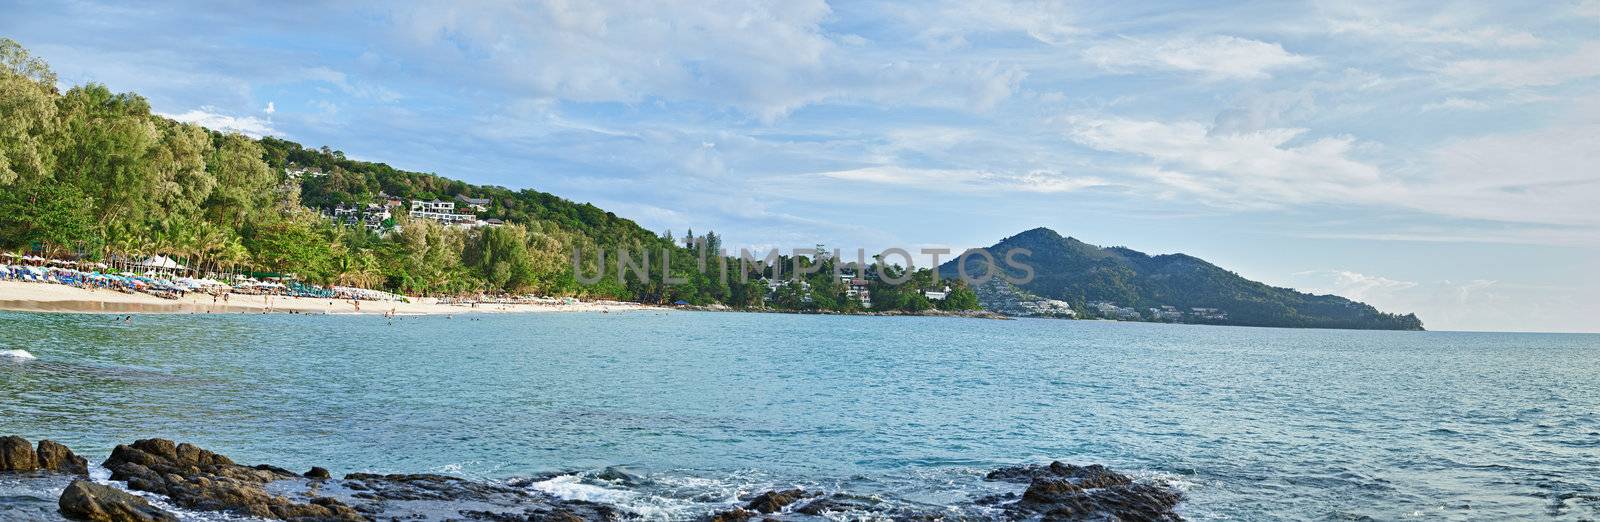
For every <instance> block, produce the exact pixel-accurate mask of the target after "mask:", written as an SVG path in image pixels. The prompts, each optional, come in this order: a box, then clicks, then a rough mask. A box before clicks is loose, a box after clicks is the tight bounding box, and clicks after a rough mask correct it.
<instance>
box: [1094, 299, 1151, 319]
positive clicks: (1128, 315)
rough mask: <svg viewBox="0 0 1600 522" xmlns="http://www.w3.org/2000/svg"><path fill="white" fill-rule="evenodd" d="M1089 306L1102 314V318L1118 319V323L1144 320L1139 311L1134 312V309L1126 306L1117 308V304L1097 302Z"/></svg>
mask: <svg viewBox="0 0 1600 522" xmlns="http://www.w3.org/2000/svg"><path fill="white" fill-rule="evenodd" d="M1089 306H1092V307H1094V309H1095V310H1096V311H1098V312H1100V317H1104V318H1106V319H1116V320H1118V321H1138V320H1140V319H1142V318H1143V316H1141V315H1139V311H1138V310H1134V309H1133V308H1131V307H1126V306H1117V305H1116V304H1115V303H1110V302H1106V301H1096V302H1093V303H1089Z"/></svg>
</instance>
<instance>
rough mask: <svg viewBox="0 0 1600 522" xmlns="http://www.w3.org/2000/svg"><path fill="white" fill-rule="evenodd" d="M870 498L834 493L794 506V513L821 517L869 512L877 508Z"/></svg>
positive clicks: (876, 503) (876, 504)
mask: <svg viewBox="0 0 1600 522" xmlns="http://www.w3.org/2000/svg"><path fill="white" fill-rule="evenodd" d="M878 504H879V503H878V502H877V501H876V500H874V499H872V498H870V497H862V496H856V495H845V494H839V493H835V494H832V495H828V496H825V497H820V498H817V499H816V500H812V501H810V502H806V503H804V504H801V505H798V506H795V508H794V512H795V513H800V514H802V515H811V516H823V515H827V514H829V513H847V512H852V511H855V512H870V511H874V510H876V509H877V507H878Z"/></svg>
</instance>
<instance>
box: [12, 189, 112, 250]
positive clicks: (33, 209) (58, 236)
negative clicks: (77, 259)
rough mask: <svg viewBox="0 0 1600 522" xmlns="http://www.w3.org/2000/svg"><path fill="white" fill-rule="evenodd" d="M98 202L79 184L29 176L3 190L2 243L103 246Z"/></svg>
mask: <svg viewBox="0 0 1600 522" xmlns="http://www.w3.org/2000/svg"><path fill="white" fill-rule="evenodd" d="M95 225H96V219H95V215H94V202H93V200H91V199H90V198H89V197H88V196H86V195H84V194H83V192H82V191H80V190H78V188H77V187H74V186H71V185H63V184H60V183H51V182H49V181H48V180H41V179H29V180H24V181H21V182H19V183H16V184H13V185H12V186H9V187H6V188H5V189H4V190H0V246H4V247H7V248H16V247H30V248H31V247H32V246H34V245H38V246H41V247H43V248H44V249H45V250H46V251H52V252H66V251H74V250H76V251H83V252H94V251H97V250H98V249H99V243H100V237H99V236H98V235H97V234H96V232H95V231H96V229H97V227H96V226H95Z"/></svg>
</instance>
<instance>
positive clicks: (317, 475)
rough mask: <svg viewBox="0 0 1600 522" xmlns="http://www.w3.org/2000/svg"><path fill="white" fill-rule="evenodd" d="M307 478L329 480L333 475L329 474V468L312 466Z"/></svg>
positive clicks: (306, 475)
mask: <svg viewBox="0 0 1600 522" xmlns="http://www.w3.org/2000/svg"><path fill="white" fill-rule="evenodd" d="M305 477H306V478H308V479H318V480H327V479H330V478H333V475H330V474H328V468H324V467H321V466H312V467H311V471H307V472H306V474H305Z"/></svg>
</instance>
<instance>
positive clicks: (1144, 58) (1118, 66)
mask: <svg viewBox="0 0 1600 522" xmlns="http://www.w3.org/2000/svg"><path fill="white" fill-rule="evenodd" d="M1084 58H1085V59H1087V60H1088V61H1089V62H1090V63H1093V64H1095V65H1097V66H1099V67H1100V68H1102V69H1106V70H1109V71H1114V72H1128V71H1137V70H1148V69H1166V70H1175V71H1183V72H1193V73H1199V74H1202V75H1204V76H1206V77H1209V78H1213V79H1260V78H1268V77H1271V76H1272V75H1271V72H1272V71H1273V70H1276V69H1283V68H1289V67H1295V66H1300V65H1304V64H1306V63H1309V62H1310V61H1311V59H1310V58H1308V57H1305V56H1301V55H1298V54H1294V53H1291V52H1288V51H1285V50H1284V49H1283V46H1281V45H1278V44H1276V43H1267V42H1262V41H1257V40H1251V39H1247V38H1239V37H1237V36H1227V35H1217V36H1210V37H1205V38H1173V39H1165V40H1160V39H1158V40H1143V39H1134V38H1122V39H1119V40H1112V41H1107V42H1103V43H1099V44H1096V45H1094V46H1091V47H1089V48H1088V49H1087V50H1085V51H1084Z"/></svg>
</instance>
